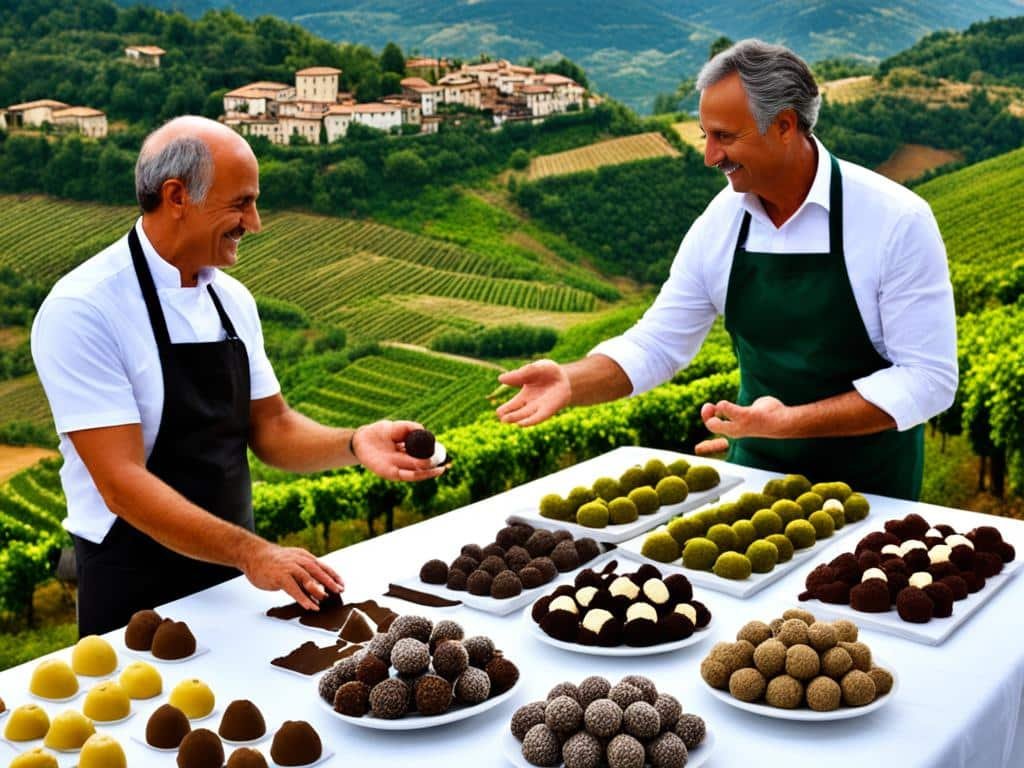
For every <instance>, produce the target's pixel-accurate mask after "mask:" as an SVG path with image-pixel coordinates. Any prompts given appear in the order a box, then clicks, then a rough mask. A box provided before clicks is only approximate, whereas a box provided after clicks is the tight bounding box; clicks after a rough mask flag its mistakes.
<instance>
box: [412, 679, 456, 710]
mask: <svg viewBox="0 0 1024 768" xmlns="http://www.w3.org/2000/svg"><path fill="white" fill-rule="evenodd" d="M451 705H452V686H451V683H449V682H448V681H447V680H445V679H444V678H443V677H439V676H437V675H424V676H423V677H421V678H420V679H419V680H417V681H416V709H417V711H418V712H419V713H420V714H421V715H427V716H432V715H441V714H444V713H445V712H447V711H448V708H449V707H451Z"/></svg>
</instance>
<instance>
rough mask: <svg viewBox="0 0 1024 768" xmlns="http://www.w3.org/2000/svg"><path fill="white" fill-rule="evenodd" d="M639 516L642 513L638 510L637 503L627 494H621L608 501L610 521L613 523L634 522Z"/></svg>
mask: <svg viewBox="0 0 1024 768" xmlns="http://www.w3.org/2000/svg"><path fill="white" fill-rule="evenodd" d="M639 516H640V513H639V512H638V511H637V508H636V504H634V503H633V500H632V499H630V498H628V497H626V496H620V497H618V498H616V499H612V500H611V501H610V502H608V522H610V523H611V524H612V525H625V524H626V523H632V522H635V521H636V519H637V518H638V517H639Z"/></svg>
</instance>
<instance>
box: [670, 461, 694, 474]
mask: <svg viewBox="0 0 1024 768" xmlns="http://www.w3.org/2000/svg"><path fill="white" fill-rule="evenodd" d="M689 468H690V462H688V461H687V460H686V459H676V460H675V461H673V462H671V463H669V465H668V471H669V474H670V475H675V476H676V477H685V476H686V472H687V470H689Z"/></svg>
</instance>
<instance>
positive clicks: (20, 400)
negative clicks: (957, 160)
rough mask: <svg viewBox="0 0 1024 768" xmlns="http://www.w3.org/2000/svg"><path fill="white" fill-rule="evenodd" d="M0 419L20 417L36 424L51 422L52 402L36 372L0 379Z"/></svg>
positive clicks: (20, 419)
mask: <svg viewBox="0 0 1024 768" xmlns="http://www.w3.org/2000/svg"><path fill="white" fill-rule="evenodd" d="M0 414H3V417H2V418H0V421H7V420H8V419H18V420H19V421H31V422H35V423H36V424H49V423H50V404H49V403H48V402H47V401H46V394H45V393H44V392H43V386H42V385H41V384H40V383H39V377H38V376H36V375H35V374H34V373H31V374H29V375H27V376H21V377H19V378H17V379H9V380H8V381H0Z"/></svg>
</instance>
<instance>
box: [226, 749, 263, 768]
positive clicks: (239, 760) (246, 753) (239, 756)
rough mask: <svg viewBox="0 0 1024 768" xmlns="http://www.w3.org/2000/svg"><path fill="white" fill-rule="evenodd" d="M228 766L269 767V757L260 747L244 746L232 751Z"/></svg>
mask: <svg viewBox="0 0 1024 768" xmlns="http://www.w3.org/2000/svg"><path fill="white" fill-rule="evenodd" d="M227 768H267V758H265V757H264V756H263V753H262V752H260V751H259V750H258V749H253V748H252V747H242V748H240V749H236V750H235V751H234V752H232V753H231V757H229V758H228V765H227Z"/></svg>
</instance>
